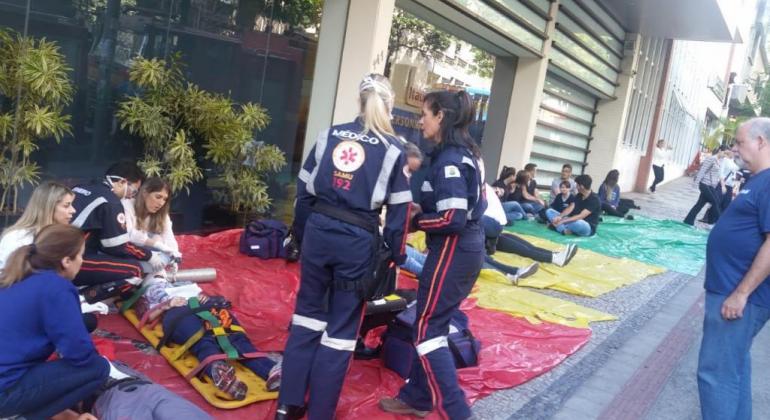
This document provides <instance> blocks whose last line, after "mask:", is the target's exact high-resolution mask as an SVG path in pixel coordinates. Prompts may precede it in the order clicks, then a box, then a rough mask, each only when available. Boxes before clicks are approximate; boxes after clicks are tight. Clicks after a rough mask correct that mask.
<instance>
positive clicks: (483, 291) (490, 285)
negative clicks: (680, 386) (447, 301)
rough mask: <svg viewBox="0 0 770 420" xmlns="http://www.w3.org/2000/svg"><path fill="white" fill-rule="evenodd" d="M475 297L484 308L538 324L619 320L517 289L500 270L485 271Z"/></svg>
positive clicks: (574, 324) (584, 324)
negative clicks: (541, 322)
mask: <svg viewBox="0 0 770 420" xmlns="http://www.w3.org/2000/svg"><path fill="white" fill-rule="evenodd" d="M471 297H475V298H476V299H478V302H477V304H478V305H479V306H480V307H482V308H486V309H492V310H496V311H501V312H507V313H510V314H511V315H514V316H520V317H524V318H526V319H527V320H529V321H530V322H532V323H535V324H536V323H539V322H540V321H546V322H551V323H555V324H561V325H567V326H570V327H578V328H588V324H589V323H590V322H597V321H613V320H616V319H617V317H615V316H614V315H610V314H608V313H605V312H601V311H597V310H595V309H591V308H587V307H585V306H581V305H578V304H576V303H572V302H569V301H566V300H563V299H559V298H555V297H551V296H546V295H543V294H541V293H537V292H534V291H531V290H527V289H524V288H522V287H516V286H513V285H511V282H510V281H509V280H508V279H507V278H506V277H505V276H504V275H503V274H502V273H500V272H499V271H497V270H487V269H484V270H481V274H480V275H479V278H478V281H476V287H475V289H474V291H473V293H471Z"/></svg>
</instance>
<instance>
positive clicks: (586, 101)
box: [545, 77, 596, 109]
mask: <svg viewBox="0 0 770 420" xmlns="http://www.w3.org/2000/svg"><path fill="white" fill-rule="evenodd" d="M545 89H546V90H547V91H551V92H553V93H555V94H556V95H558V96H561V97H563V98H567V99H569V100H570V101H572V102H575V103H577V104H580V105H582V106H584V107H586V108H588V109H594V108H595V107H596V98H595V97H593V96H591V95H588V94H586V93H583V92H580V91H577V90H575V88H573V87H572V86H569V85H567V84H565V83H563V82H561V81H559V80H557V79H556V78H553V77H546V78H545Z"/></svg>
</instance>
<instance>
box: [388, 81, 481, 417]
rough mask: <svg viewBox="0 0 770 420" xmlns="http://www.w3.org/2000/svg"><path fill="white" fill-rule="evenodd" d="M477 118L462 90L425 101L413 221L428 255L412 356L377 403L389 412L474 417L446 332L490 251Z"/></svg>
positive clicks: (471, 103)
mask: <svg viewBox="0 0 770 420" xmlns="http://www.w3.org/2000/svg"><path fill="white" fill-rule="evenodd" d="M473 115H474V113H473V102H472V101H471V98H470V96H468V94H467V93H466V92H464V91H460V92H456V93H452V92H447V91H440V92H431V93H429V94H427V95H426V96H425V100H424V102H423V106H422V118H421V119H420V123H421V125H422V133H423V137H425V138H426V139H428V140H429V141H431V142H433V143H435V144H436V148H435V149H434V151H433V154H432V160H431V166H430V168H429V170H428V174H427V176H426V180H425V183H424V188H423V190H427V191H426V192H424V193H423V195H422V200H421V203H420V205H421V209H422V213H421V214H418V215H417V216H415V218H414V221H413V223H412V225H413V227H415V228H416V229H419V230H423V231H425V233H426V234H427V241H426V242H427V245H428V257H427V259H426V261H425V266H424V268H423V271H422V274H421V275H420V285H419V289H418V291H417V319H416V321H415V324H414V337H413V338H414V343H415V346H416V350H417V351H416V353H415V360H414V361H413V362H412V370H411V372H410V374H409V381H408V382H407V384H406V385H404V386H403V387H402V388H401V390H400V392H399V393H398V396H397V397H395V398H386V399H382V400H380V407H381V408H382V409H383V410H384V411H387V412H391V413H396V414H413V415H417V416H420V417H424V416H425V415H427V414H428V412H430V411H431V410H434V409H435V410H438V411H439V414H440V415H441V416H442V417H445V418H452V419H465V418H468V417H470V415H471V412H470V408H469V406H468V403H467V402H466V400H465V394H464V393H463V391H462V389H460V386H459V384H458V383H457V372H456V371H455V366H454V362H453V360H452V354H451V352H450V350H449V348H448V347H447V335H448V334H449V320H450V318H451V317H452V314H454V313H455V312H456V311H457V309H458V308H459V306H460V303H461V302H462V301H463V300H464V299H465V298H466V297H467V296H468V294H469V293H470V291H471V288H473V285H474V283H475V282H476V278H477V277H478V275H479V272H480V271H481V266H482V264H483V263H484V255H485V253H484V233H483V229H482V227H481V226H480V224H479V219H480V218H481V217H482V215H483V214H484V210H485V209H486V207H487V202H486V198H485V195H486V193H485V189H484V188H485V187H484V166H483V162H482V160H481V153H480V151H479V147H478V145H477V144H476V143H475V142H474V140H473V139H472V138H471V136H470V135H469V133H468V126H469V125H470V123H471V122H472V119H473Z"/></svg>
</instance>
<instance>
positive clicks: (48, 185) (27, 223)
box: [0, 181, 100, 331]
mask: <svg viewBox="0 0 770 420" xmlns="http://www.w3.org/2000/svg"><path fill="white" fill-rule="evenodd" d="M74 199H75V194H73V193H72V191H70V189H69V188H67V187H65V186H64V185H62V184H59V183H57V182H51V181H47V182H44V183H42V184H40V185H38V186H37V188H35V190H34V191H33V192H32V197H30V199H29V202H28V203H27V207H26V208H25V209H24V213H22V215H21V217H20V218H19V220H18V221H16V223H14V224H13V225H12V226H10V227H8V228H7V229H5V231H4V232H3V236H2V238H1V239H0V270H2V269H3V267H4V266H5V262H6V260H7V259H8V256H9V255H11V253H12V252H13V251H15V250H17V249H19V248H20V247H22V246H25V245H29V244H31V243H32V239H33V238H34V237H35V235H36V234H37V233H38V232H40V230H41V229H42V228H43V227H45V226H48V225H51V224H60V225H69V224H70V222H71V221H72V215H73V214H75V208H74V207H73V206H72V200H74ZM87 308H90V310H91V311H93V310H98V309H100V308H98V307H94V306H84V308H83V312H84V314H83V322H85V324H86V328H87V329H88V331H93V330H95V329H96V323H97V320H96V316H95V315H94V314H92V313H85V312H89V309H87Z"/></svg>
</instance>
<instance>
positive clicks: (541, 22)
mask: <svg viewBox="0 0 770 420" xmlns="http://www.w3.org/2000/svg"><path fill="white" fill-rule="evenodd" d="M494 2H495V3H497V4H499V5H500V6H502V7H505V8H506V9H508V10H510V11H511V12H512V13H514V14H515V15H517V16H519V17H520V18H522V19H524V20H525V21H527V23H529V24H531V25H532V26H534V27H536V28H538V29H539V30H540V31H541V32H542V33H545V26H546V24H547V23H548V22H546V20H545V19H543V17H542V16H540V15H538V14H537V13H535V12H533V11H532V10H531V9H529V8H528V7H527V6H525V5H523V4H521V3H520V2H519V1H518V0H494ZM545 11H546V12H548V9H546V10H545Z"/></svg>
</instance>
